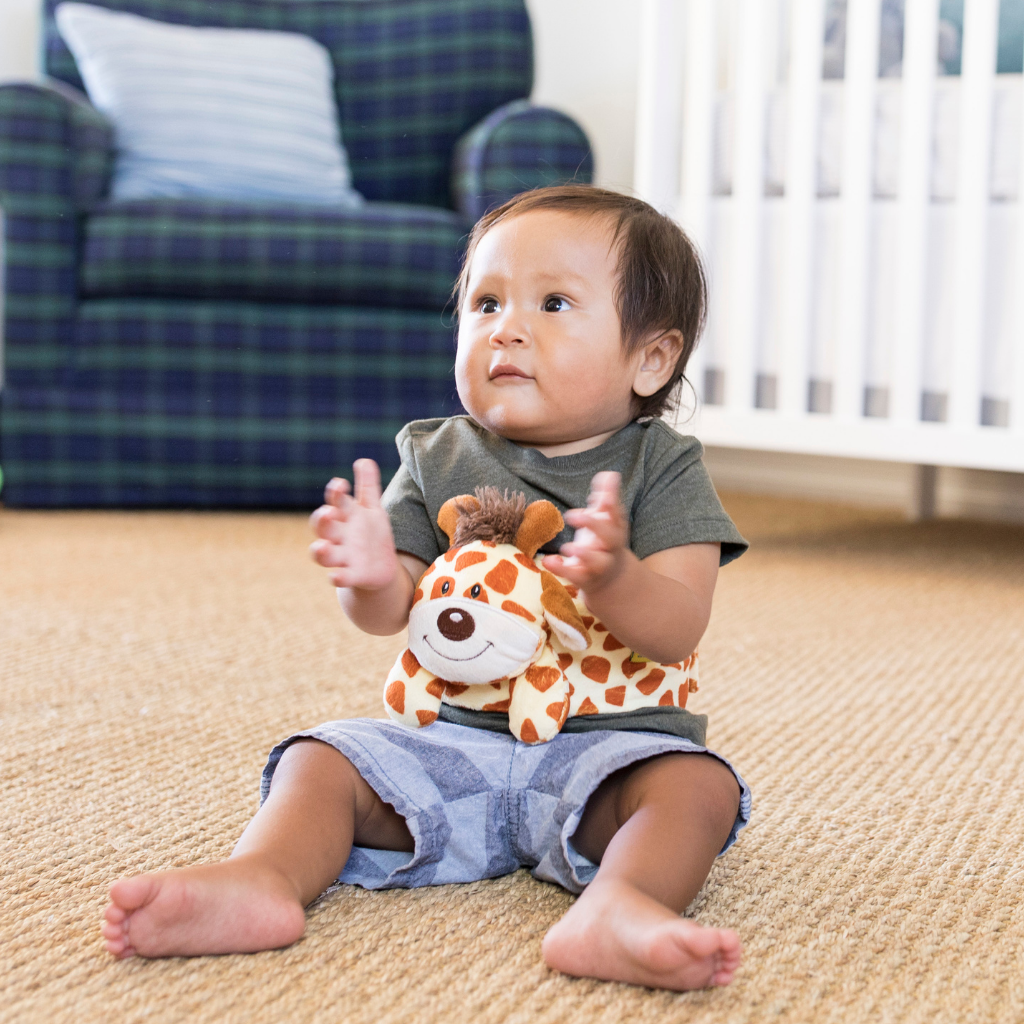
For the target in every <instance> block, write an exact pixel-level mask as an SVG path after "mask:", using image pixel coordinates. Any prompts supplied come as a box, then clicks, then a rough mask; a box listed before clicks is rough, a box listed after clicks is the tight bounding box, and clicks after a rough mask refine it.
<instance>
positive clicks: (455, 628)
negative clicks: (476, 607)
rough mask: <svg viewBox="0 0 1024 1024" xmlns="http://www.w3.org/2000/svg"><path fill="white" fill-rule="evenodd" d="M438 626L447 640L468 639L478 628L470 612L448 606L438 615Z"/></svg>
mask: <svg viewBox="0 0 1024 1024" xmlns="http://www.w3.org/2000/svg"><path fill="white" fill-rule="evenodd" d="M437 628H438V629H439V630H440V631H441V636H443V637H444V638H445V639H446V640H468V639H469V638H470V637H471V636H472V635H473V630H474V629H476V623H475V622H474V621H473V616H472V615H470V614H469V612H461V611H459V610H458V609H457V608H446V609H445V610H444V611H443V612H441V614H440V615H438V617H437Z"/></svg>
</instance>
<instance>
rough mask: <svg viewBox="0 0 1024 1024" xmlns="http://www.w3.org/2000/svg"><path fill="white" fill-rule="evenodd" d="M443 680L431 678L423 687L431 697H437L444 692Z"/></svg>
mask: <svg viewBox="0 0 1024 1024" xmlns="http://www.w3.org/2000/svg"><path fill="white" fill-rule="evenodd" d="M444 687H445V682H444V680H443V679H431V680H430V682H429V683H427V685H426V687H425V689H426V691H427V693H429V694H430V696H431V697H437V698H438V699H440V698H441V696H442V695H443V694H444Z"/></svg>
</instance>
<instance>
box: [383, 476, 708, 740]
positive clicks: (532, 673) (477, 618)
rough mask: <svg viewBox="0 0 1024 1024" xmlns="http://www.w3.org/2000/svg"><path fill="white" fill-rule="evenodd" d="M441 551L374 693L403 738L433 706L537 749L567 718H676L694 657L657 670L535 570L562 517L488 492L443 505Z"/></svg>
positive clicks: (693, 685) (572, 590)
mask: <svg viewBox="0 0 1024 1024" xmlns="http://www.w3.org/2000/svg"><path fill="white" fill-rule="evenodd" d="M437 522H438V525H439V526H440V527H441V529H442V530H443V531H444V532H445V533H446V534H447V535H448V540H449V542H450V547H449V548H448V550H447V551H446V552H445V553H444V554H443V555H441V556H440V557H439V558H437V559H436V560H435V561H434V563H433V564H432V565H430V566H429V567H428V568H427V570H426V572H424V574H423V576H422V577H421V578H420V581H419V584H418V586H417V588H416V592H415V594H414V595H413V602H412V609H411V611H410V613H409V646H408V648H407V649H406V650H405V651H403V652H402V655H401V656H400V657H399V659H398V660H397V661H396V662H395V666H394V668H392V670H391V673H390V675H389V676H388V678H387V682H386V683H385V685H384V707H385V709H386V710H387V713H388V714H389V715H390V716H391V717H392V718H393V719H394V720H395V721H396V722H400V723H402V724H403V725H407V726H411V727H412V728H420V727H421V726H425V725H430V724H431V723H432V722H434V721H435V720H436V719H437V717H438V712H439V711H440V708H441V703H442V701H443V702H444V703H447V704H452V705H455V706H457V707H463V708H471V709H474V710H479V711H502V712H507V713H508V716H509V728H510V729H511V731H512V734H513V735H514V736H516V737H517V738H518V739H520V740H523V741H524V742H526V743H544V742H546V741H547V740H550V739H552V737H554V736H555V735H557V734H558V732H559V730H560V729H561V728H562V725H563V724H564V723H565V720H566V718H567V717H569V716H572V715H587V714H596V713H597V712H617V711H632V710H634V709H636V708H639V707H651V706H657V705H674V706H677V707H685V706H686V698H687V696H688V694H689V693H691V692H693V691H695V690H696V689H697V655H696V653H694V654H692V655H691V656H690V657H689V658H687V660H686V661H685V662H683V663H679V662H675V663H672V664H655V663H653V662H650V661H648V660H647V659H646V658H643V657H641V656H639V655H637V654H636V653H634V652H631V651H629V650H628V649H627V648H626V647H625V646H624V645H623V644H621V643H619V641H618V640H616V639H615V637H614V636H612V635H611V633H609V632H608V629H607V627H606V626H604V625H603V623H600V622H597V621H595V619H594V617H593V616H592V615H589V614H587V608H586V606H585V605H584V604H583V602H582V601H581V600H579V592H578V590H577V588H576V587H574V586H573V585H572V584H570V583H568V582H565V581H563V580H560V579H558V578H557V577H556V576H554V575H553V574H552V573H550V572H547V571H546V570H545V569H542V568H541V566H540V562H541V557H542V556H538V555H537V551H538V550H539V549H540V547H541V546H542V545H544V544H546V543H547V542H548V541H549V540H551V539H553V538H554V537H556V536H558V534H559V533H560V532H561V530H562V525H563V521H562V516H561V514H560V513H559V511H558V509H556V508H555V506H554V505H552V504H551V502H549V501H534V502H531V503H530V504H529V505H527V503H526V498H525V496H524V495H522V494H514V495H511V496H510V495H509V494H508V492H506V493H505V494H504V495H502V494H501V493H500V492H499V491H498V490H497V489H496V488H494V487H485V488H478V489H477V491H476V496H475V497H474V496H472V495H462V496H460V497H457V498H452V499H451V500H449V501H446V502H445V504H444V505H443V506H442V508H441V511H440V513H439V515H438V517H437Z"/></svg>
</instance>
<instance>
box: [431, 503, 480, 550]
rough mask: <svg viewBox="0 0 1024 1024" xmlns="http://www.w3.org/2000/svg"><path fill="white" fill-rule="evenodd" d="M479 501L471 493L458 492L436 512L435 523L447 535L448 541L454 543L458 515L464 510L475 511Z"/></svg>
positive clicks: (478, 506)
mask: <svg viewBox="0 0 1024 1024" xmlns="http://www.w3.org/2000/svg"><path fill="white" fill-rule="evenodd" d="M479 508H480V502H479V501H478V500H477V499H476V498H474V497H473V495H472V494H460V495H459V496H458V497H457V498H449V499H448V500H447V501H446V502H445V503H444V504H443V505H442V506H441V511H440V512H438V513H437V525H438V526H440V527H441V529H442V530H444V532H445V533H446V534H447V535H448V543H449V544H454V543H455V530H456V528H457V527H458V525H459V516H461V515H463V514H464V513H466V512H476V511H477V510H478V509H479Z"/></svg>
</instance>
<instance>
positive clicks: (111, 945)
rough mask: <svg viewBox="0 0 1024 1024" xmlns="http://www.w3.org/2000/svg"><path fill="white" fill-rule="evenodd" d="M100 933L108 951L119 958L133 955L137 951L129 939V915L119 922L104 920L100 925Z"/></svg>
mask: <svg viewBox="0 0 1024 1024" xmlns="http://www.w3.org/2000/svg"><path fill="white" fill-rule="evenodd" d="M100 934H101V935H102V936H103V938H104V940H105V945H106V947H107V952H108V953H111V954H112V955H114V956H116V957H118V958H124V957H128V956H131V955H132V954H133V953H134V952H135V950H133V949H132V948H131V944H130V943H129V941H128V918H127V916H125V917H124V918H123V919H122V920H121V921H119V922H114V921H110V920H107V921H104V922H103V923H102V924H101V925H100Z"/></svg>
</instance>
